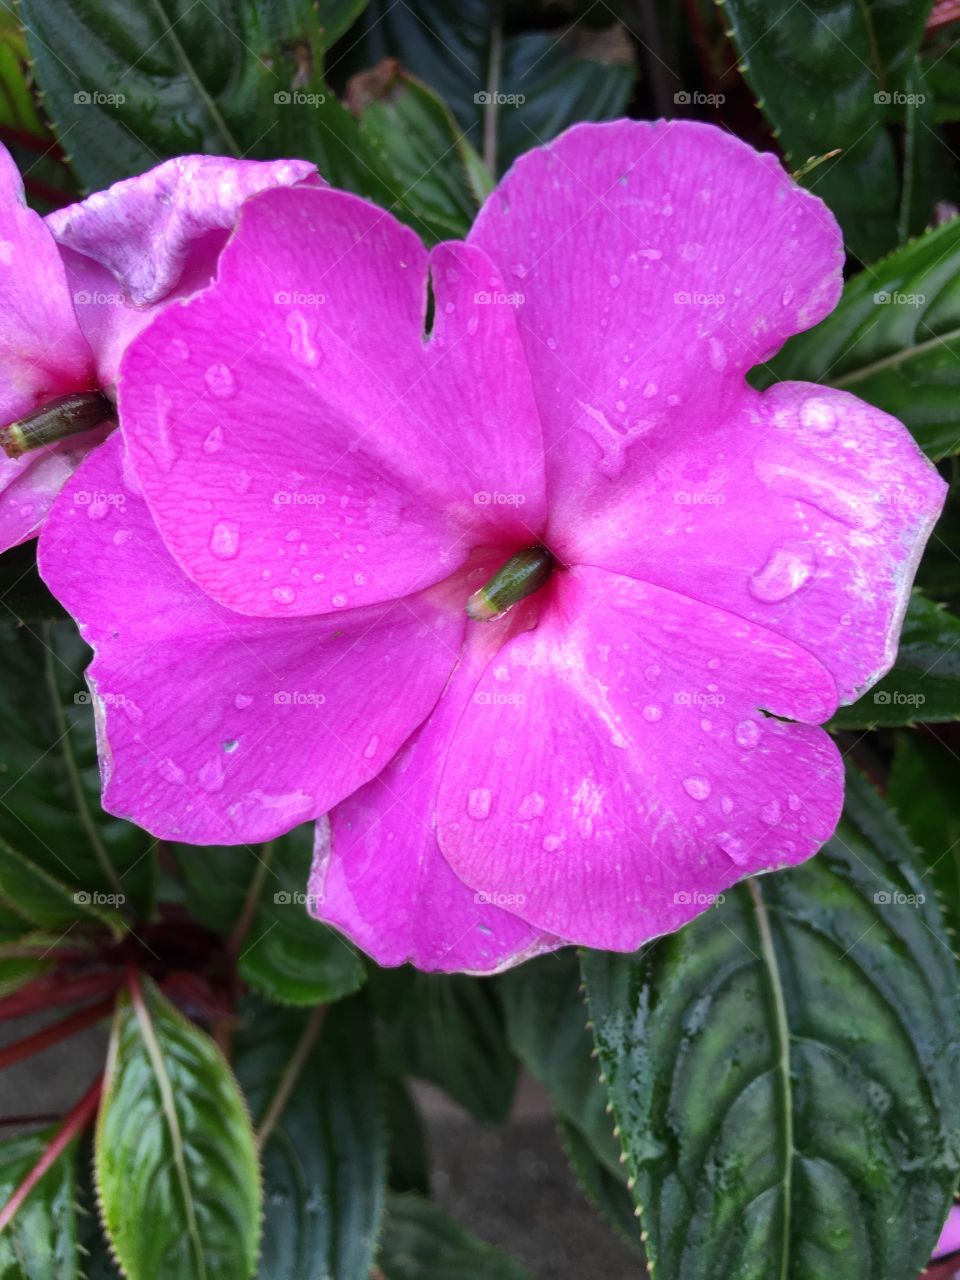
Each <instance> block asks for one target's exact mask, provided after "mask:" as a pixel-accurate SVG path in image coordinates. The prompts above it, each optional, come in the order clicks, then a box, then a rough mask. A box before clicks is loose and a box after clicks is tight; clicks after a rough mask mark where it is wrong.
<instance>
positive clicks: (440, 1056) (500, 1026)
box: [369, 969, 517, 1124]
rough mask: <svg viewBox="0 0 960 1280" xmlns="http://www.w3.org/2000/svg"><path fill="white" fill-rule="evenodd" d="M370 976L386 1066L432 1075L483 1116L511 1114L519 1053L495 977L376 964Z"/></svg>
mask: <svg viewBox="0 0 960 1280" xmlns="http://www.w3.org/2000/svg"><path fill="white" fill-rule="evenodd" d="M369 982H370V986H371V993H372V996H373V999H374V1002H375V1003H374V1007H375V1009H376V1010H377V1012H382V1014H383V1015H384V1026H383V1044H384V1054H385V1059H386V1062H387V1066H388V1068H389V1069H390V1070H391V1071H393V1072H396V1073H398V1074H402V1075H414V1076H420V1077H421V1078H422V1079H425V1080H432V1081H433V1083H434V1084H437V1085H439V1086H440V1088H441V1089H444V1090H446V1092H447V1093H448V1094H449V1095H450V1097H451V1098H453V1099H455V1101H457V1102H459V1103H460V1105H461V1106H462V1107H466V1109H467V1110H468V1111H469V1112H470V1114H471V1115H473V1116H475V1117H476V1118H477V1119H478V1120H484V1121H488V1122H489V1123H492V1124H499V1123H502V1122H503V1121H504V1120H506V1118H507V1115H508V1113H509V1111H510V1105H511V1103H512V1101H513V1095H514V1090H515V1088H516V1083H517V1060H516V1057H515V1056H514V1054H513V1052H512V1050H511V1048H510V1045H509V1043H508V1042H507V1035H506V1028H505V1026H504V1019H503V1009H502V1007H501V1003H500V998H499V996H498V994H497V991H496V988H495V986H494V985H493V983H490V982H478V981H477V980H476V979H475V978H468V977H464V976H462V975H460V974H427V973H417V972H415V971H414V970H412V969H393V970H376V971H372V972H371V975H370V979H369Z"/></svg>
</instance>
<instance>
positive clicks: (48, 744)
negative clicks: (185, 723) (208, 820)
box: [0, 622, 155, 914]
mask: <svg viewBox="0 0 960 1280" xmlns="http://www.w3.org/2000/svg"><path fill="white" fill-rule="evenodd" d="M88 658H89V650H88V649H87V647H86V646H85V645H84V644H83V642H82V641H81V640H80V638H79V636H78V635H77V632H76V628H75V627H74V625H73V623H72V622H64V623H56V624H52V625H45V626H44V628H43V629H42V630H37V631H34V630H30V629H28V628H15V627H12V626H9V625H3V626H0V663H2V667H0V670H2V672H3V675H2V678H0V730H2V731H0V778H2V779H3V788H2V796H0V839H2V840H4V841H6V843H7V844H8V845H10V846H11V847H12V848H13V849H16V850H17V852H18V853H19V854H21V855H23V857H25V858H27V859H29V860H30V862H32V863H34V864H35V865H36V866H37V867H39V868H40V869H41V870H42V871H44V872H46V873H47V875H49V876H52V877H54V878H55V879H56V880H58V881H60V882H62V883H63V884H64V885H66V886H68V887H69V888H70V891H71V893H72V892H74V891H75V892H77V893H78V894H87V895H88V896H89V898H90V901H91V903H93V904H94V905H96V902H97V901H100V902H101V903H102V904H103V905H106V906H110V905H112V904H111V903H107V902H105V901H104V898H105V897H116V896H118V895H120V894H122V895H123V896H124V897H125V898H126V899H127V901H128V903H129V904H130V905H133V906H134V907H136V908H137V909H138V910H139V912H140V913H141V914H145V913H146V912H147V911H148V910H149V903H150V899H151V896H152V891H153V881H154V872H155V867H154V858H153V853H152V850H153V841H152V840H151V839H150V837H149V836H147V835H146V834H145V833H144V832H143V831H140V830H138V829H137V828H136V827H134V826H131V825H130V824H129V823H126V822H122V821H120V820H119V819H118V818H112V817H110V816H108V815H107V814H105V813H104V812H103V810H102V809H101V808H100V774H99V770H98V767H97V748H96V735H95V730H94V724H93V708H92V706H91V704H90V694H89V693H87V691H86V689H85V687H84V683H83V674H82V673H83V670H84V667H85V666H86V664H87V661H88ZM97 895H100V898H99V899H98V898H97Z"/></svg>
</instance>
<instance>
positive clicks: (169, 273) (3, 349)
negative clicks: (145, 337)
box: [0, 146, 314, 550]
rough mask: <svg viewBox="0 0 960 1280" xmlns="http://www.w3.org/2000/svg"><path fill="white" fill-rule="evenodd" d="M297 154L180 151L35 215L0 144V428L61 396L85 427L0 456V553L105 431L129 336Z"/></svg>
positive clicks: (296, 166)
mask: <svg viewBox="0 0 960 1280" xmlns="http://www.w3.org/2000/svg"><path fill="white" fill-rule="evenodd" d="M313 172H314V169H313V165H311V164H308V163H307V162H306V161H304V160H283V161H270V162H265V163H259V162H257V161H252V160H223V159H218V158H217V157H214V156H182V157H180V158H179V159H177V160H168V161H167V162H166V163H164V164H161V165H158V166H157V167H156V168H155V169H151V170H150V172H149V173H145V174H142V175H141V176H140V177H137V178H130V179H128V180H127V181H125V182H118V183H116V184H115V185H114V186H112V187H110V188H109V190H107V191H102V192H99V193H97V194H96V195H93V196H90V197H89V199H87V200H83V201H81V203H79V204H75V205H71V206H70V207H69V208H66V209H60V210H58V211H57V212H56V213H52V214H50V215H49V216H48V217H47V218H41V217H40V216H39V215H38V214H36V213H34V212H33V211H32V210H31V209H28V208H27V206H26V204H25V201H24V195H23V184H22V182H21V179H20V175H19V173H18V172H17V168H16V165H15V164H14V163H13V160H12V159H11V157H10V155H9V154H8V152H7V151H6V150H5V149H4V148H3V147H2V146H0V426H2V425H6V424H10V423H14V422H17V421H19V420H21V419H23V418H25V417H27V416H29V415H32V414H34V413H35V412H37V411H38V410H41V409H44V408H45V407H46V406H47V405H49V404H50V403H51V402H56V401H59V400H60V398H61V397H63V396H67V395H70V394H71V393H76V392H80V393H96V392H105V393H106V399H104V398H101V397H100V396H98V395H96V394H87V395H86V396H85V397H83V399H84V400H85V401H86V403H83V404H81V406H80V409H81V411H82V413H83V415H84V416H83V417H82V418H81V422H80V425H81V426H82V427H84V428H87V430H85V432H84V433H83V434H82V435H79V436H76V435H70V436H67V437H65V438H64V439H62V440H60V441H57V442H56V443H54V444H52V445H49V446H44V447H40V448H37V449H35V450H31V451H30V452H24V453H22V454H21V455H20V456H18V457H8V456H7V455H6V454H5V453H0V550H6V548H8V547H11V546H14V545H15V544H16V543H18V542H22V541H24V539H26V538H29V537H31V536H32V535H33V534H35V533H36V532H37V530H38V528H39V527H40V525H41V524H42V522H43V519H44V516H45V515H46V512H47V509H48V508H49V506H50V503H51V502H52V501H53V499H54V498H55V497H56V495H57V494H58V493H59V491H60V489H61V488H62V487H63V484H64V482H65V481H66V479H67V477H68V476H69V475H70V473H71V472H72V470H73V469H74V467H75V466H76V465H77V463H78V462H79V460H80V459H81V458H82V457H83V456H84V455H85V454H86V453H87V452H88V451H89V450H90V449H91V448H92V447H93V446H94V445H95V444H97V443H99V441H100V440H101V439H102V438H103V435H104V434H105V431H106V430H107V429H109V428H108V427H104V428H102V429H101V430H99V431H98V430H97V428H98V427H100V425H101V423H103V422H104V414H105V413H109V410H110V405H109V399H112V398H113V396H114V383H115V382H116V377H117V369H118V366H119V363H120V358H121V356H122V355H123V352H124V350H125V349H126V347H127V345H128V343H129V342H130V341H131V339H132V338H133V337H134V336H135V335H136V334H137V333H139V332H140V330H141V329H143V328H144V326H145V325H147V324H148V323H149V322H150V320H152V319H153V317H154V315H155V314H156V312H157V310H158V308H159V307H160V306H162V305H164V304H165V303H166V302H168V301H169V300H170V299H171V298H176V297H180V298H182V297H186V296H188V295H189V294H191V293H193V292H194V291H195V290H196V289H199V288H201V287H202V286H204V285H206V284H208V283H209V282H210V280H211V279H212V278H213V274H214V270H215V268H216V263H217V258H218V256H219V254H220V250H221V249H222V248H223V246H224V244H225V242H226V239H227V235H228V234H229V231H230V228H231V227H232V226H233V224H234V222H235V221H236V216H237V211H238V209H239V208H240V206H241V205H242V204H243V202H244V200H246V199H247V198H248V197H250V196H252V195H255V194H256V193H257V192H258V191H263V190H265V189H266V188H268V187H276V186H288V185H291V184H293V183H297V182H301V181H305V180H308V179H309V178H310V175H311V174H313Z"/></svg>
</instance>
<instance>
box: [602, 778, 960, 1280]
mask: <svg viewBox="0 0 960 1280" xmlns="http://www.w3.org/2000/svg"><path fill="white" fill-rule="evenodd" d="M583 966H584V972H585V974H586V978H587V987H588V992H589V1001H590V1006H591V1009H592V1011H593V1017H594V1030H595V1037H596V1042H597V1047H598V1049H599V1052H600V1060H601V1063H602V1065H603V1069H604V1072H605V1075H606V1080H607V1085H608V1088H609V1091H610V1097H611V1099H612V1101H613V1104H614V1110H615V1112H616V1115H617V1119H618V1122H619V1124H620V1127H621V1132H622V1140H623V1143H624V1149H625V1151H626V1153H627V1158H628V1165H629V1167H630V1171H631V1173H632V1175H633V1176H634V1177H635V1178H636V1198H637V1202H638V1204H639V1205H640V1207H641V1210H642V1215H643V1222H644V1226H645V1228H646V1231H647V1232H648V1235H649V1240H648V1244H647V1248H648V1252H649V1255H650V1258H651V1261H652V1264H653V1266H654V1268H655V1274H656V1275H657V1276H659V1277H660V1278H661V1280H674V1278H675V1277H677V1278H679V1277H682V1280H700V1278H701V1277H711V1280H712V1278H713V1277H720V1276H734V1275H735V1276H737V1277H738V1280H748V1278H750V1280H769V1277H771V1276H774V1275H776V1276H779V1277H782V1278H783V1280H788V1278H789V1280H836V1277H838V1276H867V1275H869V1276H870V1277H871V1280H914V1278H915V1277H916V1276H917V1275H918V1273H919V1272H920V1271H921V1269H922V1268H923V1266H924V1264H925V1262H926V1259H927V1257H928V1256H929V1253H930V1250H931V1247H932V1246H933V1244H934V1243H935V1241H936V1239H937V1236H938V1233H939V1231H940V1228H941V1226H942V1224H943V1219H944V1216H945V1213H946V1209H947V1206H948V1204H949V1202H950V1199H951V1197H952V1194H953V1190H954V1187H955V1185H956V1180H957V1174H958V1169H960V1095H958V1091H957V1088H956V1081H955V1078H954V1077H955V1070H954V1064H955V1062H956V1055H957V1052H958V1048H960V1011H958V1003H957V974H956V963H955V960H954V957H953V954H952V952H951V950H950V947H949V945H948V940H947V936H946V933H945V929H944V924H943V920H942V917H941V913H940V909H939V906H938V904H937V902H936V900H935V897H934V894H933V893H932V891H931V887H930V885H929V884H928V883H926V882H925V881H924V879H923V878H922V876H921V873H920V870H919V864H918V860H917V857H916V854H915V853H914V851H913V849H912V847H911V846H910V844H909V842H908V841H907V839H906V836H905V835H904V833H903V831H902V829H901V828H900V826H899V824H898V823H897V821H896V818H895V816H894V815H893V814H892V813H891V811H890V810H889V809H888V808H887V807H886V806H885V805H884V804H883V802H882V801H881V800H880V799H879V797H878V796H877V795H876V793H875V792H874V791H873V790H872V789H871V788H870V787H869V786H868V784H867V783H865V782H864V781H863V780H862V779H860V778H859V777H857V776H855V775H851V776H850V777H849V779H848V801H847V810H846V817H845V819H844V821H843V822H842V824H841V826H840V829H839V831H838V833H837V835H836V837H835V838H834V839H833V840H831V841H830V842H829V843H828V844H827V846H826V847H825V848H824V850H823V851H822V852H821V853H820V854H819V855H818V856H817V857H816V858H814V859H812V860H811V861H810V862H808V863H807V864H806V865H805V866H803V867H800V868H797V869H796V870H793V871H789V872H783V873H780V874H777V875H772V876H769V877H766V876H764V877H762V878H760V879H755V880H753V881H751V882H748V884H746V885H743V886H740V887H738V888H736V889H734V890H733V891H731V892H730V893H728V894H727V895H726V899H725V901H724V902H723V903H722V904H720V905H719V906H717V907H715V908H713V909H711V910H709V911H708V912H706V913H705V914H704V915H703V916H701V917H700V918H699V919H698V920H696V921H694V922H693V923H692V924H691V925H689V926H688V927H687V928H685V929H683V930H682V931H681V932H680V933H678V934H675V935H673V936H671V937H668V938H665V939H663V940H661V941H660V942H658V943H656V944H654V946H653V947H652V948H649V949H648V950H647V951H646V952H643V953H638V954H637V955H633V956H622V955H604V954H601V953H593V954H588V955H586V956H585V957H584V961H583Z"/></svg>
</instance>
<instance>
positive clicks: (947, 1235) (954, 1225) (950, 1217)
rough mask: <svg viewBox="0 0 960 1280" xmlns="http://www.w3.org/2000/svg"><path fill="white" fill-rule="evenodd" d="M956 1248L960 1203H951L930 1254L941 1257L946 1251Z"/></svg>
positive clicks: (959, 1241)
mask: <svg viewBox="0 0 960 1280" xmlns="http://www.w3.org/2000/svg"><path fill="white" fill-rule="evenodd" d="M958 1249H960V1205H952V1206H951V1208H950V1212H949V1213H948V1214H947V1220H946V1222H945V1223H944V1224H943V1230H942V1231H941V1232H940V1239H939V1240H938V1241H937V1246H936V1248H935V1249H934V1251H933V1255H932V1256H933V1257H934V1258H941V1257H944V1256H945V1255H946V1254H948V1253H955V1252H956V1251H957V1250H958Z"/></svg>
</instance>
